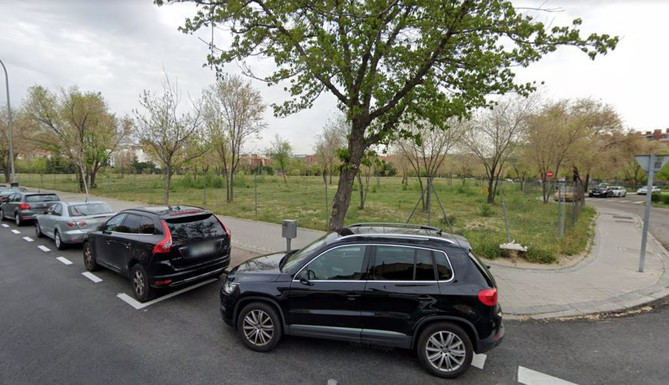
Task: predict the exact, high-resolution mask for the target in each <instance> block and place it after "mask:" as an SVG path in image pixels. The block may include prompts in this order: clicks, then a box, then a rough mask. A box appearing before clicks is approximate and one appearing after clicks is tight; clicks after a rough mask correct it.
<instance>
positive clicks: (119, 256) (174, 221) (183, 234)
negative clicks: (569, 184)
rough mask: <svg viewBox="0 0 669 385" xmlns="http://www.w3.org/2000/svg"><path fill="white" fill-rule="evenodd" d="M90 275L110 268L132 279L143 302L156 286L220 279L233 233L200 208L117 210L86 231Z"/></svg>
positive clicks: (135, 291)
mask: <svg viewBox="0 0 669 385" xmlns="http://www.w3.org/2000/svg"><path fill="white" fill-rule="evenodd" d="M83 257H84V265H85V266H86V269H87V270H89V271H94V270H96V269H97V268H98V267H99V266H103V267H106V268H108V269H110V270H112V271H115V272H117V273H120V274H121V275H124V276H126V277H128V278H130V282H131V285H132V291H133V294H134V296H135V298H137V300H139V301H142V302H144V301H148V300H149V299H151V298H152V297H153V294H154V291H155V289H156V288H166V287H177V286H181V285H185V284H188V283H192V282H195V281H198V280H202V279H206V278H211V277H215V276H218V275H220V274H221V273H222V272H223V270H224V269H225V268H226V267H228V266H229V265H230V230H228V228H227V227H225V225H224V224H223V223H222V222H221V221H220V220H219V219H218V217H216V216H215V215H214V214H213V213H212V212H211V211H208V210H205V209H203V208H199V207H190V206H181V207H179V206H169V207H144V208H136V209H128V210H123V211H121V212H119V213H118V214H116V215H114V216H113V217H111V218H109V219H108V220H107V221H106V222H104V223H103V224H101V225H100V226H99V229H98V230H96V231H92V232H90V233H88V237H87V239H86V240H85V241H84V245H83Z"/></svg>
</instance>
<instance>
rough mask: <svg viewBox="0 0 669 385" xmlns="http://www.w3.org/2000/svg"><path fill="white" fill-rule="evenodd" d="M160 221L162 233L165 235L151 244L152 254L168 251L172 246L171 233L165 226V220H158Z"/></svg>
mask: <svg viewBox="0 0 669 385" xmlns="http://www.w3.org/2000/svg"><path fill="white" fill-rule="evenodd" d="M160 223H161V224H162V225H163V233H164V234H165V237H164V238H163V239H162V240H161V241H160V242H158V243H157V244H156V245H155V246H153V254H161V253H169V252H170V249H171V248H172V233H170V228H169V227H167V222H165V221H164V220H162V219H161V220H160Z"/></svg>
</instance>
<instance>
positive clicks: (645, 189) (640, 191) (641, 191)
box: [636, 186, 662, 195]
mask: <svg viewBox="0 0 669 385" xmlns="http://www.w3.org/2000/svg"><path fill="white" fill-rule="evenodd" d="M661 191H662V190H661V189H660V188H659V187H657V186H653V189H652V190H651V194H655V193H659V192H661ZM636 193H637V194H639V195H646V194H648V186H643V187H641V188H640V189H638V190H636Z"/></svg>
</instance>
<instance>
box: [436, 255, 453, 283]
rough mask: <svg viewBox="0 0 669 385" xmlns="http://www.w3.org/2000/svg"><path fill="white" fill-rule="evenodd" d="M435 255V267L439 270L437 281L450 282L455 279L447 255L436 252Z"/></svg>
mask: <svg viewBox="0 0 669 385" xmlns="http://www.w3.org/2000/svg"><path fill="white" fill-rule="evenodd" d="M433 255H434V262H435V266H436V268H437V279H438V280H440V281H448V280H449V279H451V278H453V268H451V264H450V263H448V260H447V259H446V254H444V253H439V252H435V253H433Z"/></svg>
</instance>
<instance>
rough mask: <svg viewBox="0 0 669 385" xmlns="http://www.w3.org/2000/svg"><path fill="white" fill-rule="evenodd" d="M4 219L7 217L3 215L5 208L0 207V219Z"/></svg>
mask: <svg viewBox="0 0 669 385" xmlns="http://www.w3.org/2000/svg"><path fill="white" fill-rule="evenodd" d="M5 219H7V217H5V210H3V209H0V221H4V220H5Z"/></svg>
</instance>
